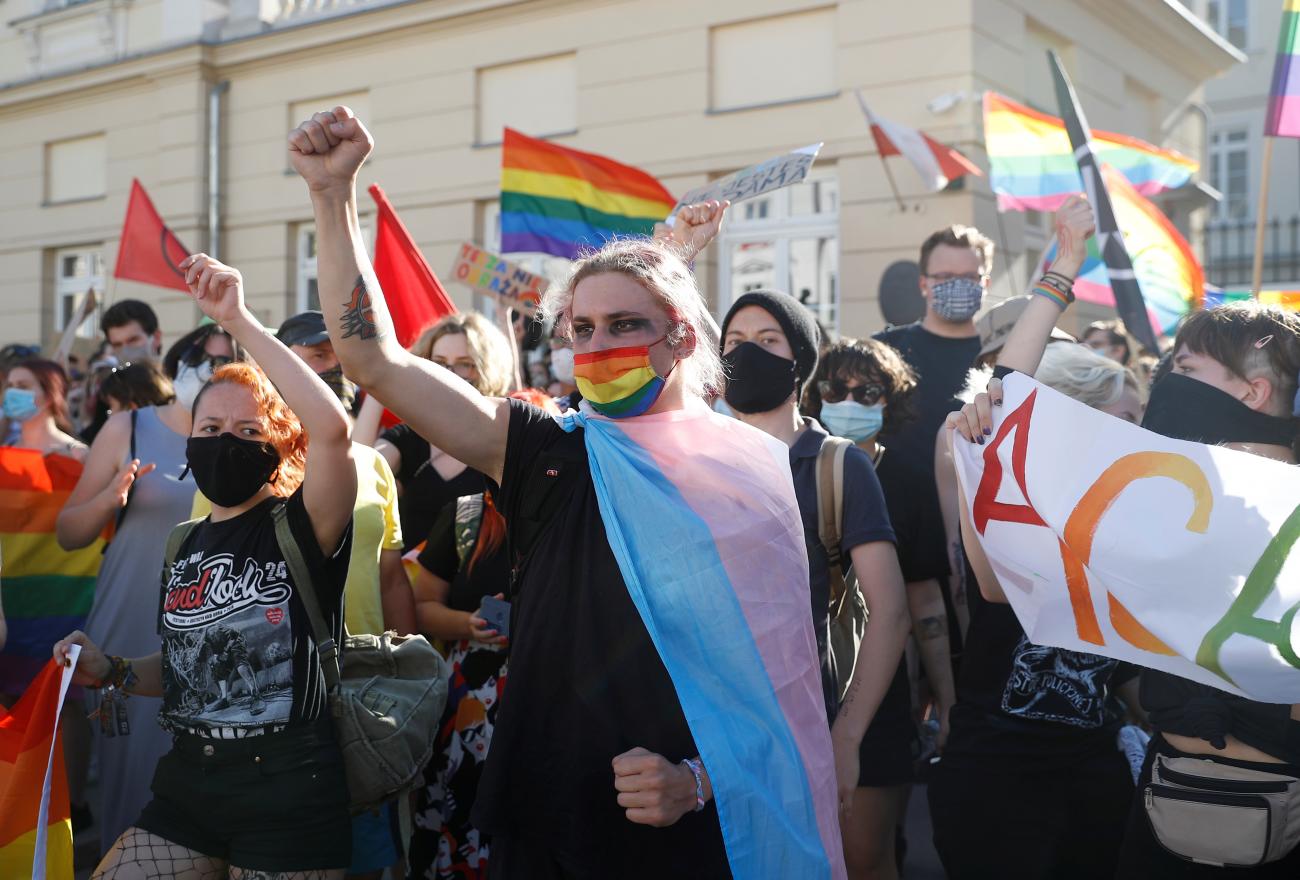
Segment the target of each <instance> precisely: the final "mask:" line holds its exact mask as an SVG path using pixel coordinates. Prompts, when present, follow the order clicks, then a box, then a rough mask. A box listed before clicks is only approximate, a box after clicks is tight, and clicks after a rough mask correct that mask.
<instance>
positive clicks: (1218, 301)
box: [1204, 286, 1300, 312]
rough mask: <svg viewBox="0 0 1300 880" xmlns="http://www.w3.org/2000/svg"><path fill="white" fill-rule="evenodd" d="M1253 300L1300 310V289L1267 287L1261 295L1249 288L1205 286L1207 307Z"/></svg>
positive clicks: (1289, 310) (1291, 309)
mask: <svg viewBox="0 0 1300 880" xmlns="http://www.w3.org/2000/svg"><path fill="white" fill-rule="evenodd" d="M1251 300H1257V301H1259V302H1261V303H1263V304H1264V305H1266V306H1277V307H1279V308H1282V309H1286V310H1287V311H1288V312H1300V290H1276V289H1275V290H1269V289H1267V288H1266V289H1264V290H1261V291H1260V292H1259V296H1252V295H1251V292H1250V291H1249V290H1223V289H1221V288H1218V287H1209V286H1207V287H1206V288H1205V303H1204V304H1205V308H1207V309H1212V308H1214V307H1215V306H1224V305H1228V304H1230V303H1238V302H1250V301H1251Z"/></svg>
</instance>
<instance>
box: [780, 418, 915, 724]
mask: <svg viewBox="0 0 1300 880" xmlns="http://www.w3.org/2000/svg"><path fill="white" fill-rule="evenodd" d="M803 421H804V425H805V426H806V428H805V430H804V432H803V433H802V434H800V435H799V438H798V439H797V440H795V442H794V445H793V446H791V447H790V473H791V475H792V476H793V477H794V494H795V498H796V499H797V500H798V502H799V517H800V519H802V520H803V535H804V544H805V545H806V546H807V548H808V582H809V583H808V586H809V592H810V593H811V600H812V618H813V635H814V636H816V638H817V658H818V659H819V660H820V661H821V667H822V696H823V698H824V699H825V700H826V714H827V715H828V716H831V717H834V714H835V701H834V696H833V691H832V686H831V677H830V655H829V653H828V651H827V647H826V646H827V642H828V641H829V639H830V604H831V574H830V556H829V554H827V552H826V547H825V545H823V544H822V540H821V536H820V535H819V534H818V529H817V524H818V520H819V519H820V512H819V510H818V505H817V455H818V454H819V453H820V452H821V448H822V444H823V443H825V442H826V438H827V437H828V436H829V435H828V434H827V433H826V429H825V428H823V427H822V426H821V425H820V424H818V423H817V421H816V420H815V419H810V418H807V417H805V418H804V420H803ZM843 491H844V515H843V516H844V518H843V521H842V522H841V524H840V558H841V559H842V560H843V564H844V565H846V566H848V565H850V564H851V563H852V560H851V559H850V558H849V552H850V551H851V550H852V549H853V548H854V547H857V546H859V545H861V544H868V543H870V542H872V541H893V540H894V530H893V529H892V528H891V527H890V525H889V513H888V512H887V511H886V509H885V497H884V495H882V494H881V491H880V482H879V481H878V480H877V479H876V473H875V468H873V467H872V465H871V459H869V458H867V454H866V453H865V452H863V451H862V450H861V449H858V448H857V447H856V446H855V447H853V448H851V449H849V450H848V451H847V452H846V453H845V455H844V490H843Z"/></svg>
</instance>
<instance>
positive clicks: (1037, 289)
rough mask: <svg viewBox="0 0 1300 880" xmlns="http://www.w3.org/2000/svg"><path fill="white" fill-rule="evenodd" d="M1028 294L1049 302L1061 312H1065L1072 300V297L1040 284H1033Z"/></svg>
mask: <svg viewBox="0 0 1300 880" xmlns="http://www.w3.org/2000/svg"><path fill="white" fill-rule="evenodd" d="M1030 293H1032V294H1033V295H1034V296H1041V297H1044V298H1046V299H1049V300H1051V301H1052V304H1053V305H1055V306H1056V307H1057V308H1059V309H1060V310H1061V311H1065V310H1066V308H1067V307H1068V306H1069V305H1070V303H1071V302H1072V301H1073V300H1074V296H1073V295H1070V296H1067V295H1066V294H1064V293H1062V292H1061V291H1059V290H1057V289H1056V288H1055V287H1049V286H1048V285H1046V284H1041V283H1039V284H1035V285H1034V287H1033V290H1031V291H1030Z"/></svg>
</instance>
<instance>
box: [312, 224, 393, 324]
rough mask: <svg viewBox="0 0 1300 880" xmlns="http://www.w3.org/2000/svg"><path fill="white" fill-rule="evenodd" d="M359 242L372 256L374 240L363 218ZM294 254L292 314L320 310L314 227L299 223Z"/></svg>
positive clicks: (313, 225)
mask: <svg viewBox="0 0 1300 880" xmlns="http://www.w3.org/2000/svg"><path fill="white" fill-rule="evenodd" d="M361 240H362V241H363V242H364V243H365V246H366V250H367V251H368V252H369V253H370V255H371V256H372V257H373V256H374V250H375V247H374V239H373V238H372V237H371V234H370V224H369V223H368V222H366V220H365V219H364V218H362V221H361ZM294 252H295V253H296V254H297V255H298V271H297V272H296V273H295V275H296V278H297V283H296V284H295V285H294V301H293V314H295V315H296V314H298V313H299V312H305V311H307V310H308V309H314V310H317V311H319V310H320V289H319V287H318V286H317V282H316V279H317V277H318V276H317V272H316V225H315V224H314V223H300V224H299V225H298V232H297V242H296V245H295V249H294Z"/></svg>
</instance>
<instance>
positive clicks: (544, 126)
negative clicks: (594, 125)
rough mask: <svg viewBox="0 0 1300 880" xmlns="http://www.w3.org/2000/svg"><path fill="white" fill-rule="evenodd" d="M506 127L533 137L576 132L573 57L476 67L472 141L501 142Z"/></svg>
mask: <svg viewBox="0 0 1300 880" xmlns="http://www.w3.org/2000/svg"><path fill="white" fill-rule="evenodd" d="M506 126H509V127H510V128H515V129H518V130H519V131H522V132H523V133H524V134H527V135H531V136H532V137H546V136H548V135H557V134H568V133H571V132H574V131H577V130H578V65H577V56H576V55H574V54H573V53H569V54H567V55H555V56H552V57H550V58H538V59H536V60H533V61H520V62H518V63H515V64H502V65H499V66H497V67H483V68H480V69H479V71H478V131H477V142H478V143H480V144H495V143H500V141H501V130H502V129H503V128H505V127H506Z"/></svg>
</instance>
